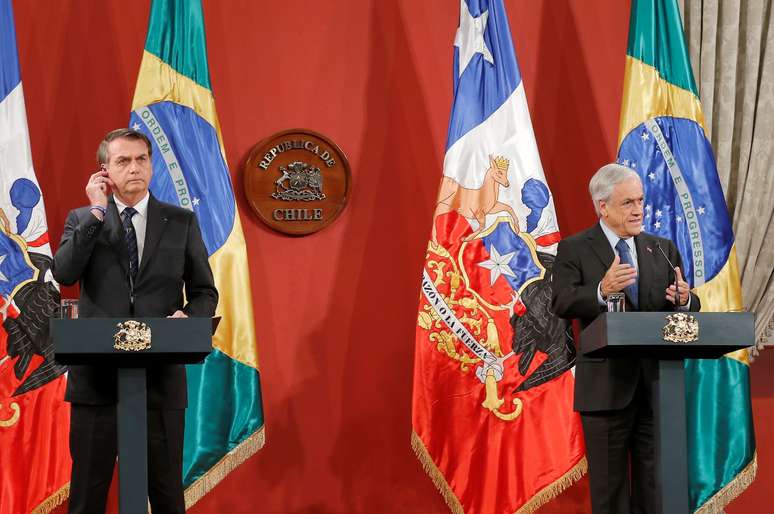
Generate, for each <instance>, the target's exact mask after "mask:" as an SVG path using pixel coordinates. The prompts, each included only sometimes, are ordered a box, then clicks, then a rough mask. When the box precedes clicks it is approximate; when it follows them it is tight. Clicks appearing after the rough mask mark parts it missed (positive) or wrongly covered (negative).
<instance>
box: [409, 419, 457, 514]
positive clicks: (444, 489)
mask: <svg viewBox="0 0 774 514" xmlns="http://www.w3.org/2000/svg"><path fill="white" fill-rule="evenodd" d="M411 447H412V448H413V449H414V454H415V455H416V456H417V459H419V462H420V463H422V467H423V468H424V470H425V473H427V476H429V477H430V479H431V480H432V481H433V483H434V484H435V487H436V488H437V489H438V492H439V493H441V496H443V499H444V500H445V501H446V505H448V506H449V509H450V510H451V511H452V513H453V514H465V511H463V510H462V504H461V503H460V501H459V499H457V496H455V495H454V492H453V491H452V489H451V487H449V484H448V482H446V478H445V477H444V476H443V473H441V471H440V470H439V469H438V468H437V467H436V465H435V462H433V458H432V457H431V456H430V453H428V451H427V448H425V445H424V443H423V442H422V440H421V439H420V438H419V436H418V435H417V433H416V432H414V431H413V430H412V431H411Z"/></svg>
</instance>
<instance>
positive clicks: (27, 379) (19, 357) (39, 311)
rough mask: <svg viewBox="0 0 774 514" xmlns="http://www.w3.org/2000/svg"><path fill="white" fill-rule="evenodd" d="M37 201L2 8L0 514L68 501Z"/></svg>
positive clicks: (53, 295)
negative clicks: (1, 513) (49, 333)
mask: <svg viewBox="0 0 774 514" xmlns="http://www.w3.org/2000/svg"><path fill="white" fill-rule="evenodd" d="M50 268H51V247H50V245H49V242H48V227H47V224H46V212H45V209H44V206H43V197H42V195H41V192H40V187H38V181H37V179H36V178H35V171H34V170H33V168H32V153H31V151H30V141H29V132H28V130H27V114H26V110H25V105H24V91H23V90H22V84H21V74H20V72H19V58H18V53H17V50H16V30H15V28H14V22H13V10H12V7H11V1H10V0H0V455H2V465H0V512H3V513H5V512H20V513H27V512H36V513H44V512H48V511H50V510H52V509H53V508H54V507H56V506H57V505H59V504H60V503H61V502H62V501H63V500H64V499H65V498H66V497H67V492H68V485H69V480H70V454H69V446H68V442H67V436H68V427H69V419H70V408H69V406H68V405H67V404H66V403H64V389H65V384H66V382H65V380H66V377H65V376H64V371H65V370H64V368H63V367H62V366H59V365H58V364H56V362H55V361H54V350H53V346H52V344H51V341H50V340H49V337H48V320H49V318H50V317H51V316H52V315H53V314H54V313H55V312H56V311H57V308H58V306H59V289H58V285H57V284H56V283H55V282H54V280H53V277H52V275H51V271H50Z"/></svg>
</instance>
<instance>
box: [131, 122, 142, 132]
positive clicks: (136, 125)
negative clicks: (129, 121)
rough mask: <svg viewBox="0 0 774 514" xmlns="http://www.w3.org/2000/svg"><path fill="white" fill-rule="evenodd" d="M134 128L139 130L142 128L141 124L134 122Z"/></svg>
mask: <svg viewBox="0 0 774 514" xmlns="http://www.w3.org/2000/svg"><path fill="white" fill-rule="evenodd" d="M132 129H134V130H137V131H139V130H140V124H139V123H137V122H134V125H132Z"/></svg>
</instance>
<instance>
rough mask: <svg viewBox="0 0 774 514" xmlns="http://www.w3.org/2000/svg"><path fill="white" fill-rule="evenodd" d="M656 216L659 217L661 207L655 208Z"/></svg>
mask: <svg viewBox="0 0 774 514" xmlns="http://www.w3.org/2000/svg"><path fill="white" fill-rule="evenodd" d="M656 217H657V218H660V217H661V209H656Z"/></svg>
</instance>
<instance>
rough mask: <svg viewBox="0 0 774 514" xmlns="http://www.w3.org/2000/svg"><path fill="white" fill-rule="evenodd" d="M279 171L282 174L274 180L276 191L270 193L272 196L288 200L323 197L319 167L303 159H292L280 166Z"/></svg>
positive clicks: (320, 198)
mask: <svg viewBox="0 0 774 514" xmlns="http://www.w3.org/2000/svg"><path fill="white" fill-rule="evenodd" d="M279 171H280V173H282V176H281V177H280V178H278V179H277V180H276V182H274V187H275V188H276V191H275V192H274V193H272V195H271V197H272V198H275V199H277V200H285V201H288V202H290V201H302V202H310V201H312V200H324V199H325V193H323V176H322V173H321V172H320V168H317V167H315V166H311V165H309V164H307V163H305V162H303V161H293V162H291V163H290V164H288V165H287V166H280V167H279Z"/></svg>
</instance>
